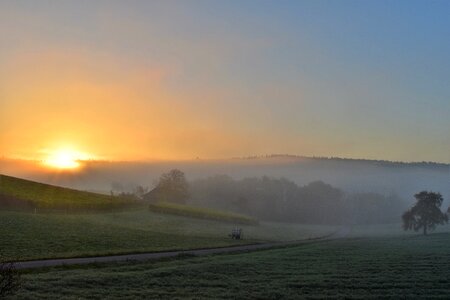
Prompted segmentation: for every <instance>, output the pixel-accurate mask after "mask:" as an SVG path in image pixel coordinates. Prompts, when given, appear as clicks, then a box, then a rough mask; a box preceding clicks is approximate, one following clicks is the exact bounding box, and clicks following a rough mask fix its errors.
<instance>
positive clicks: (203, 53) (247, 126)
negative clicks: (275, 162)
mask: <svg viewBox="0 0 450 300" xmlns="http://www.w3.org/2000/svg"><path fill="white" fill-rule="evenodd" d="M449 6H450V3H449V2H448V1H433V2H431V3H430V2H426V1H419V2H417V1H395V2H394V1H371V2H368V1H364V2H359V1H339V2H338V1H301V2H300V1H283V2H281V3H279V2H277V1H271V2H267V1H245V2H242V1H226V2H216V1H189V2H184V1H179V2H172V1H151V2H150V1H95V2H94V1H39V2H38V1H2V2H1V3H0V37H1V41H2V42H1V45H0V114H1V115H0V142H1V149H0V151H1V152H0V155H1V156H3V157H7V158H22V159H38V160H42V159H46V157H47V156H48V153H51V152H52V151H55V149H60V148H68V149H71V151H78V152H79V153H87V154H88V157H89V158H93V159H107V160H131V161H134V160H149V159H176V160H180V159H191V158H196V157H200V158H229V157H234V156H246V155H254V154H256V155H260V154H270V153H291V154H300V155H307V156H313V155H316V156H339V157H348V158H368V159H387V160H399V161H436V162H443V163H449V162H450V156H449V151H448V150H449V149H450V135H449V134H448V129H449V128H450V118H449V117H448V115H449V113H450V101H449V98H450V97H449V96H450V85H449V84H448V78H450V73H449V72H450V71H449V70H450V60H449V59H448V53H449V52H450V41H449V39H448V36H450V20H449V18H448V11H449V8H450V7H449ZM64 155H65V154H59V156H64ZM76 158H77V157H76ZM69 164H70V162H69Z"/></svg>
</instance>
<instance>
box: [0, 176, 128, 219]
mask: <svg viewBox="0 0 450 300" xmlns="http://www.w3.org/2000/svg"><path fill="white" fill-rule="evenodd" d="M0 196H1V197H12V198H13V199H14V200H15V201H17V202H25V203H26V204H28V205H29V206H30V207H34V208H38V209H50V210H51V209H58V210H68V211H73V210H111V209H117V208H123V207H126V206H131V205H135V204H136V203H135V201H133V200H130V199H126V198H120V197H113V196H109V195H102V194H96V193H90V192H84V191H77V190H73V189H68V188H63V187H59V186H53V185H49V184H44V183H39V182H34V181H29V180H25V179H20V178H15V177H11V176H6V175H1V174H0ZM1 197H0V198H1ZM0 200H1V199H0ZM17 204H19V203H17Z"/></svg>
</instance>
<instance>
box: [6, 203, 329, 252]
mask: <svg viewBox="0 0 450 300" xmlns="http://www.w3.org/2000/svg"><path fill="white" fill-rule="evenodd" d="M239 226H240V227H241V228H243V231H244V240H241V241H236V240H232V239H230V238H229V237H228V234H229V233H230V231H231V229H232V228H233V227H234V224H230V223H224V222H217V221H208V220H198V219H192V218H186V217H181V216H172V215H164V214H156V213H151V212H149V211H148V210H146V209H145V210H143V211H137V210H136V211H125V212H115V213H99V214H79V215H74V214H68V215H65V214H32V213H23V212H5V211H3V212H0V245H1V247H0V256H2V257H3V258H5V259H7V260H30V259H42V258H56V257H77V256H94V255H108V254H119V253H131V252H151V251H165V250H182V249H193V248H209V247H221V246H229V245H235V244H244V243H255V242H263V241H274V240H292V239H304V238H308V237H313V236H319V235H324V234H327V233H330V232H332V231H333V230H334V228H332V227H327V226H301V225H289V224H276V223H262V224H260V225H258V226H253V225H239Z"/></svg>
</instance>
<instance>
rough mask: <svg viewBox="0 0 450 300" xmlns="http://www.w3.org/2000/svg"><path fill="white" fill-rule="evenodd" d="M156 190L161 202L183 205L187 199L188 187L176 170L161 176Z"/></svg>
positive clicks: (180, 172)
mask: <svg viewBox="0 0 450 300" xmlns="http://www.w3.org/2000/svg"><path fill="white" fill-rule="evenodd" d="M156 189H157V190H158V196H159V197H160V198H161V199H160V200H161V201H168V202H174V203H180V204H185V203H186V200H187V199H188V198H189V185H188V183H187V181H186V177H185V176H184V173H183V172H182V171H180V170H178V169H173V170H171V171H169V172H168V173H164V174H162V175H161V177H160V178H159V183H158V186H157V187H156Z"/></svg>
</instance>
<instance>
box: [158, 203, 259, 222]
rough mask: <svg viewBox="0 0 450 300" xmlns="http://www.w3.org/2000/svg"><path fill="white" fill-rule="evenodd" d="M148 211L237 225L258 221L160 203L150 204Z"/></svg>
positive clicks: (232, 214) (221, 212) (245, 217)
mask: <svg viewBox="0 0 450 300" xmlns="http://www.w3.org/2000/svg"><path fill="white" fill-rule="evenodd" d="M149 209H150V210H151V211H153V212H156V213H163V214H172V215H179V216H184V217H190V218H197V219H206V220H216V221H223V222H229V223H237V224H251V225H257V224H258V220H256V219H254V218H252V217H249V216H246V215H242V214H237V213H233V212H228V211H222V210H214V209H208V208H203V207H196V206H190V205H182V204H174V203H168V202H160V203H155V204H150V206H149Z"/></svg>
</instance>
